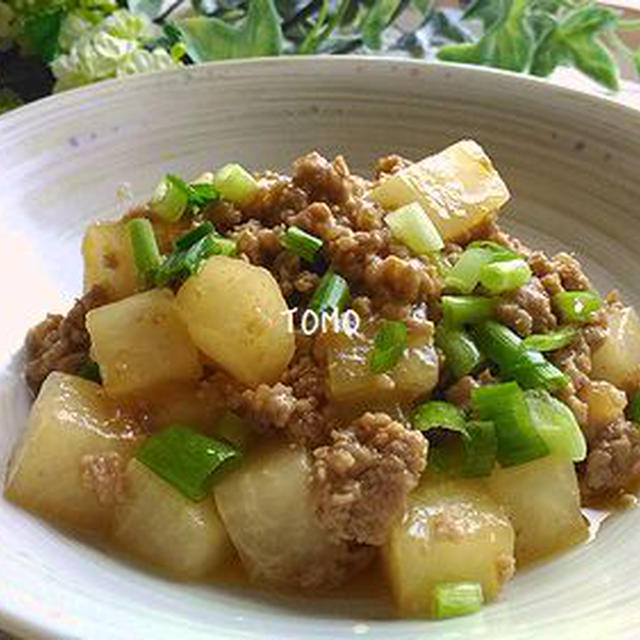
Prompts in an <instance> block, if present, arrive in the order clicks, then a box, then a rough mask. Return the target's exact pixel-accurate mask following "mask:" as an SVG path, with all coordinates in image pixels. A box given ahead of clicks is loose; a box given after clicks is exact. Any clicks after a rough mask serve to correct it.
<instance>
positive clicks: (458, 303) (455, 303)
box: [442, 296, 494, 326]
mask: <svg viewBox="0 0 640 640" xmlns="http://www.w3.org/2000/svg"><path fill="white" fill-rule="evenodd" d="M493 305H494V301H493V300H492V299H491V298H484V297H482V296H442V317H443V320H444V321H445V323H446V324H447V325H449V326H460V325H463V324H475V323H477V322H481V321H482V320H487V319H489V318H490V317H491V316H492V315H493Z"/></svg>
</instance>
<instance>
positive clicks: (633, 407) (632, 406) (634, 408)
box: [627, 390, 640, 424]
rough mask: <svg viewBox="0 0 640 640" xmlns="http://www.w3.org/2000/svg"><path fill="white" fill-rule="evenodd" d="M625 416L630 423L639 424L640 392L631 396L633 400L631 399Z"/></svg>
mask: <svg viewBox="0 0 640 640" xmlns="http://www.w3.org/2000/svg"><path fill="white" fill-rule="evenodd" d="M627 415H628V416H629V420H631V422H636V423H638V424H640V390H638V391H636V392H635V393H634V394H633V398H631V402H630V403H629V408H628V409H627Z"/></svg>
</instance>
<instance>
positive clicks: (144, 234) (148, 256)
mask: <svg viewBox="0 0 640 640" xmlns="http://www.w3.org/2000/svg"><path fill="white" fill-rule="evenodd" d="M127 231H128V233H129V241H130V242H131V248H132V250H133V259H134V261H135V263H136V268H137V269H138V271H139V272H140V274H141V275H142V276H143V277H145V278H146V277H148V276H150V275H151V274H153V272H154V271H155V270H156V269H157V268H158V265H159V264H160V261H161V260H162V257H161V256H160V251H159V249H158V243H157V242H156V236H155V233H154V232H153V226H152V224H151V222H149V220H147V219H146V218H133V219H132V220H129V222H127Z"/></svg>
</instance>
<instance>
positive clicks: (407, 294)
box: [364, 256, 442, 304]
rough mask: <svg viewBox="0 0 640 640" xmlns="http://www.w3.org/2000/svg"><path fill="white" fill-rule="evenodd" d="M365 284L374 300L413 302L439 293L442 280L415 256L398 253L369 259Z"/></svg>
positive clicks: (435, 270) (435, 271) (433, 268)
mask: <svg viewBox="0 0 640 640" xmlns="http://www.w3.org/2000/svg"><path fill="white" fill-rule="evenodd" d="M364 278H365V284H366V286H367V289H368V291H369V292H370V293H371V295H372V299H373V300H374V302H378V303H379V304H380V303H382V304H384V303H385V302H387V301H392V302H401V303H406V304H410V303H415V302H419V301H424V300H429V299H430V298H434V297H436V296H438V295H439V293H440V292H441V290H442V281H441V279H440V276H439V274H438V272H437V269H436V268H435V267H434V266H433V265H431V264H427V263H425V262H422V261H421V260H419V259H418V258H412V259H410V260H403V259H402V258H399V257H397V256H387V257H386V258H384V259H380V258H376V259H373V260H371V261H370V263H369V265H368V267H367V269H366V270H365V274H364Z"/></svg>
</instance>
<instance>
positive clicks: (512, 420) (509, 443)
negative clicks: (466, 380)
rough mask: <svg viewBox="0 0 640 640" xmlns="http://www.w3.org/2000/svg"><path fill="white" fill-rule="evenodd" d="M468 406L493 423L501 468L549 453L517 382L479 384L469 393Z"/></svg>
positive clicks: (480, 416)
mask: <svg viewBox="0 0 640 640" xmlns="http://www.w3.org/2000/svg"><path fill="white" fill-rule="evenodd" d="M471 406H472V407H473V410H474V412H475V413H476V415H477V416H478V418H480V420H491V421H492V422H493V424H494V426H495V433H496V440H497V443H498V451H497V458H498V462H500V464H501V465H502V466H503V467H509V466H513V465H516V464H523V463H524V462H529V461H530V460H535V459H536V458H541V457H543V456H546V455H547V454H548V453H549V447H548V446H547V444H546V442H545V441H544V440H543V439H542V437H541V435H540V434H539V433H538V431H537V430H536V429H535V428H534V426H533V424H532V422H531V418H530V416H529V409H528V407H527V403H526V401H525V396H524V393H523V392H522V389H520V387H519V386H518V384H517V383H515V382H503V383H501V384H493V385H487V386H483V387H478V388H477V389H474V390H473V391H472V392H471Z"/></svg>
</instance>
